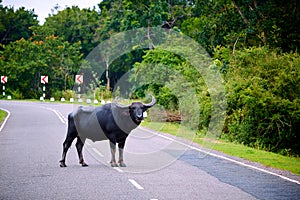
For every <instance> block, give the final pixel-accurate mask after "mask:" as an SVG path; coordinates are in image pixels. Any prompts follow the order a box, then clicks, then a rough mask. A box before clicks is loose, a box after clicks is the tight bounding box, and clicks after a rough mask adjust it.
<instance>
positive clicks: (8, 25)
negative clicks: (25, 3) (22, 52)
mask: <svg viewBox="0 0 300 200" xmlns="http://www.w3.org/2000/svg"><path fill="white" fill-rule="evenodd" d="M0 3H1V2H0ZM34 25H38V20H37V15H35V14H34V10H29V11H28V10H25V8H24V7H21V8H19V9H17V10H16V11H15V10H14V8H13V7H12V8H8V7H6V6H5V7H3V6H2V5H1V4H0V43H1V44H8V43H10V42H13V41H16V40H19V39H21V38H25V39H28V38H29V37H30V36H32V31H31V30H30V29H29V28H30V27H31V26H34Z"/></svg>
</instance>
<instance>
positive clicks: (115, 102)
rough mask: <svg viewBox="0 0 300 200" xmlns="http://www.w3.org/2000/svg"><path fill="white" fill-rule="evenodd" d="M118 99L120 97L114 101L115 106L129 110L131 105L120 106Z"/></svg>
mask: <svg viewBox="0 0 300 200" xmlns="http://www.w3.org/2000/svg"><path fill="white" fill-rule="evenodd" d="M118 99H119V97H116V98H115V100H114V104H115V105H116V107H118V108H121V109H124V108H129V106H130V105H125V106H124V105H121V104H118Z"/></svg>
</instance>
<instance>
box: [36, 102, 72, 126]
mask: <svg viewBox="0 0 300 200" xmlns="http://www.w3.org/2000/svg"><path fill="white" fill-rule="evenodd" d="M41 108H44V109H47V110H50V111H52V112H54V113H55V114H56V116H57V117H58V119H59V120H60V121H61V123H63V124H67V119H66V118H65V117H64V116H63V115H62V114H61V113H60V112H59V111H57V110H55V109H53V108H48V107H44V106H41Z"/></svg>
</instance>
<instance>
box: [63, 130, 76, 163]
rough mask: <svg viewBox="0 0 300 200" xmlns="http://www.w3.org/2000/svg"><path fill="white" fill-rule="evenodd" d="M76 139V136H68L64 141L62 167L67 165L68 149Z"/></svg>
mask: <svg viewBox="0 0 300 200" xmlns="http://www.w3.org/2000/svg"><path fill="white" fill-rule="evenodd" d="M74 139H75V138H74V137H70V136H67V138H66V140H65V141H64V143H63V153H62V159H61V160H60V161H59V162H60V167H67V165H66V156H67V152H68V149H69V148H70V146H71V144H72V142H73V140H74Z"/></svg>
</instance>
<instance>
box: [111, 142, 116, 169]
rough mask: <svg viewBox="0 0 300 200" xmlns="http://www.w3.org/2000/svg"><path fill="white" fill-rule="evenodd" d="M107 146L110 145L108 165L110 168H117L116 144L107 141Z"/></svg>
mask: <svg viewBox="0 0 300 200" xmlns="http://www.w3.org/2000/svg"><path fill="white" fill-rule="evenodd" d="M109 145H110V152H111V161H110V165H111V166H112V167H118V165H117V162H116V143H113V142H111V141H109Z"/></svg>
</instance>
